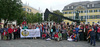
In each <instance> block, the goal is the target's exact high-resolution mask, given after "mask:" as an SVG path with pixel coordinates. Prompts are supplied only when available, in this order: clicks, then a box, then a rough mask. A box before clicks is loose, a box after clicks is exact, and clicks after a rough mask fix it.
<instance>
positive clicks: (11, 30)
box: [8, 27, 13, 40]
mask: <svg viewBox="0 0 100 47" xmlns="http://www.w3.org/2000/svg"><path fill="white" fill-rule="evenodd" d="M12 32H13V29H12V28H11V27H10V28H9V29H8V33H9V40H11V39H12Z"/></svg>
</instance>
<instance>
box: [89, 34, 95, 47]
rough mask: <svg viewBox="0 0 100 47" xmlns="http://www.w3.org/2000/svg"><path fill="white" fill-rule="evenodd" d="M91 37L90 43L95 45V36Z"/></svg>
mask: <svg viewBox="0 0 100 47" xmlns="http://www.w3.org/2000/svg"><path fill="white" fill-rule="evenodd" d="M90 37H91V38H90V43H91V45H92V44H93V45H95V36H90Z"/></svg>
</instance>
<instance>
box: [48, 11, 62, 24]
mask: <svg viewBox="0 0 100 47" xmlns="http://www.w3.org/2000/svg"><path fill="white" fill-rule="evenodd" d="M53 13H55V14H58V15H62V16H63V14H62V13H61V12H60V11H59V10H56V11H53ZM48 21H55V22H57V23H60V22H62V18H61V17H58V16H55V15H52V14H49V17H48Z"/></svg>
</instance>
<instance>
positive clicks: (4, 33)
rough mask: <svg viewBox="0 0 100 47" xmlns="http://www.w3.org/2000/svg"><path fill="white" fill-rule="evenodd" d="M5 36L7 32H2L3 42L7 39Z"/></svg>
mask: <svg viewBox="0 0 100 47" xmlns="http://www.w3.org/2000/svg"><path fill="white" fill-rule="evenodd" d="M6 35H7V32H6V31H5V30H4V32H3V39H4V40H6V39H7V37H6Z"/></svg>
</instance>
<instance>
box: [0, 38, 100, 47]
mask: <svg viewBox="0 0 100 47" xmlns="http://www.w3.org/2000/svg"><path fill="white" fill-rule="evenodd" d="M0 47H94V46H91V45H90V44H89V43H87V42H86V41H79V42H68V41H67V40H63V41H59V42H57V41H54V40H51V41H45V40H41V39H36V40H34V39H18V40H9V41H5V40H0ZM95 47H100V42H96V46H95Z"/></svg>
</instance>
